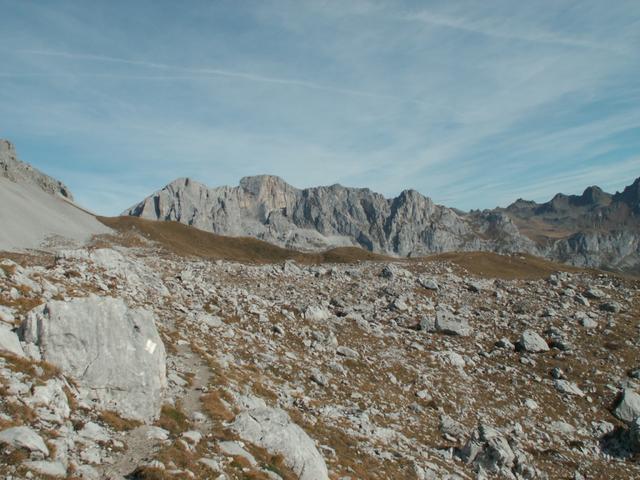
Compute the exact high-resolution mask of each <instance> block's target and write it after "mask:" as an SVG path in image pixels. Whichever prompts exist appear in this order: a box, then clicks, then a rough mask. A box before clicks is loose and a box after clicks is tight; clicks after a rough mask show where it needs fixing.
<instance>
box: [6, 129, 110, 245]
mask: <svg viewBox="0 0 640 480" xmlns="http://www.w3.org/2000/svg"><path fill="white" fill-rule="evenodd" d="M72 200H73V196H72V195H71V192H70V191H69V189H68V188H67V187H66V186H65V185H64V184H63V183H62V182H60V181H59V180H56V179H55V178H52V177H50V176H48V175H45V174H44V173H42V172H40V171H39V170H37V169H35V168H33V167H32V166H31V165H29V164H28V163H25V162H23V161H21V160H19V159H18V157H17V154H16V151H15V148H14V147H13V145H12V144H11V142H9V141H7V140H0V250H16V249H17V250H24V249H27V248H41V247H42V246H43V245H52V244H57V243H68V242H72V243H78V242H79V243H82V242H85V241H86V240H88V239H90V238H91V237H92V235H94V234H100V233H110V232H111V231H110V230H109V229H108V228H107V227H105V226H104V225H102V224H101V223H100V222H98V220H97V219H96V218H95V217H94V216H93V215H90V214H89V213H87V212H86V211H84V210H81V209H80V208H78V207H77V206H76V205H75V204H73V203H72Z"/></svg>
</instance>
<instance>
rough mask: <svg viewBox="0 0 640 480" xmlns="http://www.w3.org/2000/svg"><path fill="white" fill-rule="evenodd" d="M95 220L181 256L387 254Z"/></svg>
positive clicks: (345, 258)
mask: <svg viewBox="0 0 640 480" xmlns="http://www.w3.org/2000/svg"><path fill="white" fill-rule="evenodd" d="M98 220H100V221H101V222H102V223H104V224H105V225H107V226H108V227H111V228H113V229H115V230H117V231H119V232H120V233H122V234H124V235H131V233H132V232H135V233H137V234H139V235H141V236H143V237H144V238H146V239H148V240H152V241H155V242H157V243H158V244H160V245H161V246H163V247H164V248H166V249H167V250H169V251H171V252H173V253H175V254H178V255H183V256H193V257H200V258H207V259H214V260H218V259H219V260H230V261H237V262H244V263H258V264H260V263H278V262H284V261H285V260H295V261H297V262H299V263H305V264H318V263H353V262H358V261H363V260H384V259H385V258H386V257H384V256H382V255H376V254H374V253H371V252H368V251H366V250H363V249H361V248H357V247H348V248H335V249H331V250H328V251H326V252H323V253H317V254H307V253H301V252H298V251H295V250H288V249H286V248H281V247H277V246H275V245H272V244H270V243H267V242H264V241H261V240H257V239H255V238H249V237H225V236H222V235H216V234H213V233H209V232H205V231H203V230H199V229H197V228H194V227H190V226H188V225H183V224H181V223H178V222H163V221H152V220H144V219H141V218H137V217H98Z"/></svg>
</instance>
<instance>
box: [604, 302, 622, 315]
mask: <svg viewBox="0 0 640 480" xmlns="http://www.w3.org/2000/svg"><path fill="white" fill-rule="evenodd" d="M600 310H602V311H603V312H610V313H619V312H620V310H622V306H621V305H620V304H619V303H618V302H606V303H603V304H601V305H600Z"/></svg>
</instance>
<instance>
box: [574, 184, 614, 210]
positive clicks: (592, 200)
mask: <svg viewBox="0 0 640 480" xmlns="http://www.w3.org/2000/svg"><path fill="white" fill-rule="evenodd" d="M611 198H612V196H611V195H610V194H608V193H606V192H604V191H603V190H602V189H601V188H600V187H598V186H591V187H587V188H586V189H585V191H584V192H583V193H582V195H581V196H579V197H578V198H577V199H575V200H576V201H575V203H576V204H577V205H581V206H584V205H594V206H596V205H609V204H610V203H611Z"/></svg>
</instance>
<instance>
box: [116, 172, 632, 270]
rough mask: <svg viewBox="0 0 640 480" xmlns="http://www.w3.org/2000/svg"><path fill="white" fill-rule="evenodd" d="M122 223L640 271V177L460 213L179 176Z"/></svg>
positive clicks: (419, 199) (406, 196)
mask: <svg viewBox="0 0 640 480" xmlns="http://www.w3.org/2000/svg"><path fill="white" fill-rule="evenodd" d="M123 215H132V216H138V217H142V218H146V219H151V220H171V221H177V222H181V223H184V224H187V225H191V226H193V227H196V228H199V229H201V230H205V231H209V232H213V233H217V234H221V235H230V236H250V237H256V238H259V239H262V240H266V241H268V242H272V243H275V244H278V245H281V246H285V247H288V248H295V249H300V250H321V249H327V248H331V247H337V246H359V247H362V248H365V249H367V250H370V251H373V252H378V253H385V254H391V255H398V256H420V255H427V254H431V253H439V252H447V251H471V250H480V251H494V252H498V253H515V252H524V253H530V254H534V255H539V256H544V257H546V258H549V259H552V260H556V261H562V262H566V263H570V264H573V265H577V266H585V267H594V268H605V269H615V270H624V271H637V270H638V269H639V268H640V228H639V225H640V221H639V217H640V179H638V180H636V181H635V182H634V183H633V184H632V185H630V186H629V187H627V188H626V189H625V190H624V191H623V192H621V193H616V194H614V195H611V194H608V193H606V192H604V191H602V190H601V189H600V188H598V187H595V186H594V187H589V188H587V189H586V190H585V191H584V193H583V194H582V195H563V194H558V195H556V196H555V197H554V198H553V199H552V200H551V201H549V202H547V203H543V204H538V203H536V202H531V201H525V200H518V201H516V202H515V203H513V204H512V205H510V206H509V207H507V208H497V209H494V210H484V211H473V212H470V213H464V212H460V211H458V210H455V209H451V208H447V207H444V206H441V205H437V204H435V203H434V202H433V201H432V200H431V199H430V198H428V197H425V196H423V195H421V194H420V193H418V192H416V191H415V190H405V191H403V192H402V193H401V194H400V195H398V196H397V197H395V198H391V199H387V198H385V197H384V196H383V195H381V194H378V193H375V192H372V191H371V190H369V189H366V188H347V187H343V186H341V185H331V186H323V187H314V188H306V189H297V188H295V187H292V186H291V185H289V184H287V183H286V182H285V181H284V180H282V179H281V178H278V177H275V176H269V175H260V176H255V177H245V178H243V179H242V180H241V181H240V184H239V185H238V186H237V187H215V188H210V187H208V186H206V185H204V184H202V183H199V182H196V181H193V180H191V179H188V178H181V179H178V180H175V181H173V182H172V183H170V184H169V185H167V186H166V187H164V188H163V189H161V190H159V191H157V192H155V193H154V194H152V195H151V196H149V197H147V198H146V199H145V200H143V201H142V202H140V203H139V204H137V205H135V206H133V207H131V208H130V209H128V210H127V211H125V212H124V213H123Z"/></svg>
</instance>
